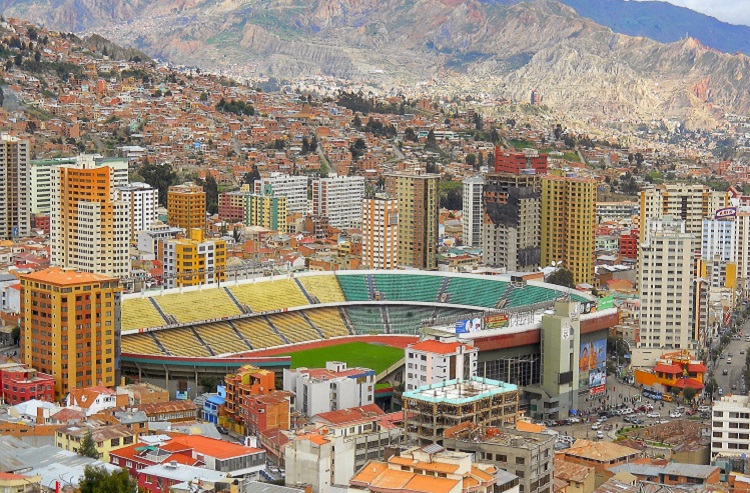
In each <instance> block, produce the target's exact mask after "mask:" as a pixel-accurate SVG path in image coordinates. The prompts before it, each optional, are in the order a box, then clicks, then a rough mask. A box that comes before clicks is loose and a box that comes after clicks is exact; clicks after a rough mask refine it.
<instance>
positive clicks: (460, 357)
mask: <svg viewBox="0 0 750 493" xmlns="http://www.w3.org/2000/svg"><path fill="white" fill-rule="evenodd" d="M404 352H405V354H406V380H405V382H404V384H405V390H415V389H418V388H419V387H425V386H428V385H433V384H436V383H441V382H445V381H448V380H455V379H458V380H464V379H468V378H470V377H473V376H476V374H477V355H478V354H479V348H475V347H474V346H473V343H469V344H465V343H463V342H460V341H459V340H458V338H445V340H439V339H424V340H422V341H419V342H415V343H413V344H409V345H408V346H407V347H406V349H404Z"/></svg>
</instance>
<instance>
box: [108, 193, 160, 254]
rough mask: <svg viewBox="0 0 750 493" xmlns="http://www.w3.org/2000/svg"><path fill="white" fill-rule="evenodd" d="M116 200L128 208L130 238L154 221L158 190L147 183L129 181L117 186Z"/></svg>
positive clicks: (133, 239) (132, 238) (136, 235)
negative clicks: (129, 182)
mask: <svg viewBox="0 0 750 493" xmlns="http://www.w3.org/2000/svg"><path fill="white" fill-rule="evenodd" d="M117 200H119V201H121V202H125V203H126V204H127V205H128V209H130V240H131V241H135V240H136V238H137V237H138V233H139V232H141V231H145V230H146V229H148V227H149V226H151V225H152V224H153V223H154V222H156V219H157V209H158V208H159V190H157V189H155V188H152V187H151V185H148V184H147V183H131V184H130V185H127V186H124V187H118V188H117Z"/></svg>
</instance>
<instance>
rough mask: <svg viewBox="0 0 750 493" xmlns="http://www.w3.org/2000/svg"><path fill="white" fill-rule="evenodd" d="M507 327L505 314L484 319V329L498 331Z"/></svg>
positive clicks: (497, 314)
mask: <svg viewBox="0 0 750 493" xmlns="http://www.w3.org/2000/svg"><path fill="white" fill-rule="evenodd" d="M507 326H508V315H507V314H506V313H496V314H493V315H487V316H485V317H484V328H485V329H500V328H502V327H507Z"/></svg>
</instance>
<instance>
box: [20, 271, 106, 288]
mask: <svg viewBox="0 0 750 493" xmlns="http://www.w3.org/2000/svg"><path fill="white" fill-rule="evenodd" d="M21 279H28V280H32V281H41V282H46V283H51V284H58V285H72V284H89V283H94V282H106V281H117V279H116V278H114V277H110V276H106V275H104V274H93V273H90V272H78V271H75V270H72V269H62V268H60V267H50V268H49V269H43V270H39V271H36V272H32V273H30V274H25V275H23V276H21Z"/></svg>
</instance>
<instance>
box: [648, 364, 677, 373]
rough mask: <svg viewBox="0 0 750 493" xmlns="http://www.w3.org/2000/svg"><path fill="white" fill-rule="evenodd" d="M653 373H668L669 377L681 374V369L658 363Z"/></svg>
mask: <svg viewBox="0 0 750 493" xmlns="http://www.w3.org/2000/svg"><path fill="white" fill-rule="evenodd" d="M654 371H656V372H662V373H669V374H670V375H676V374H678V373H682V368H680V367H679V366H678V365H665V364H662V363H659V364H658V365H656V366H655V367H654Z"/></svg>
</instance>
